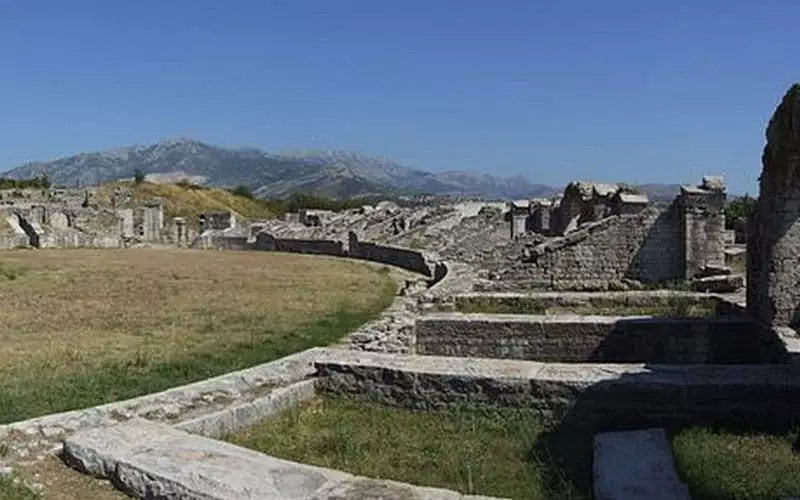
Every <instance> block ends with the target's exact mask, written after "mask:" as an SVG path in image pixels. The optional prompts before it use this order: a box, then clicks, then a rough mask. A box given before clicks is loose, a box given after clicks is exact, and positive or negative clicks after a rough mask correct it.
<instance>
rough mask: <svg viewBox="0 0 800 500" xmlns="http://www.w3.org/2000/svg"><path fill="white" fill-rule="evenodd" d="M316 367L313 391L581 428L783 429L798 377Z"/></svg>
mask: <svg viewBox="0 0 800 500" xmlns="http://www.w3.org/2000/svg"><path fill="white" fill-rule="evenodd" d="M323 356H324V354H323ZM316 369H317V375H318V376H319V377H320V378H319V382H318V384H317V390H318V391H320V392H323V393H334V394H346V395H358V396H364V397H366V398H367V399H370V400H372V401H375V402H378V403H381V404H390V405H395V406H402V407H406V408H412V409H420V410H426V409H431V408H446V407H458V406H461V405H470V406H471V405H486V406H511V407H528V408H537V409H539V410H541V411H542V413H543V414H544V415H550V416H551V417H552V418H553V419H555V420H558V421H560V422H562V423H568V424H575V425H579V426H584V427H598V428H606V429H612V428H625V427H645V426H651V425H652V426H656V427H661V426H671V425H684V424H693V425H724V424H731V425H749V426H753V427H756V428H763V427H767V426H769V427H772V426H786V425H791V424H792V422H795V421H796V419H797V415H798V414H800V372H799V371H798V370H797V367H795V366H793V365H738V366H731V365H728V366H720V365H713V366H708V365H683V366H675V365H642V364H627V365H622V364H607V365H597V364H594V365H592V364H563V363H549V364H547V363H538V362H532V361H515V360H490V359H477V358H450V357H441V356H415V355H393V356H390V355H385V354H377V353H363V352H361V353H356V352H352V353H351V352H342V353H339V354H337V356H336V359H331V360H325V359H324V358H323V357H320V358H318V360H317V363H316Z"/></svg>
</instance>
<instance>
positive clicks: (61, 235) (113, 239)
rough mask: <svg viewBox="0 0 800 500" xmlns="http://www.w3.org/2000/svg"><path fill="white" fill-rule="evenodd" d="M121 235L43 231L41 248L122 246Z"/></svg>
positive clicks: (40, 239) (40, 236)
mask: <svg viewBox="0 0 800 500" xmlns="http://www.w3.org/2000/svg"><path fill="white" fill-rule="evenodd" d="M123 246H124V245H123V240H122V238H120V237H119V236H103V235H94V234H86V233H79V232H73V231H64V232H52V233H42V234H40V235H39V248H122V247H123Z"/></svg>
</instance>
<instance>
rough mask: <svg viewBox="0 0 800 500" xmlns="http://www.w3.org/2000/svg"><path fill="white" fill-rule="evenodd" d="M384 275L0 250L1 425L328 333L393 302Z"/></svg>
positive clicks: (288, 259) (286, 264)
mask: <svg viewBox="0 0 800 500" xmlns="http://www.w3.org/2000/svg"><path fill="white" fill-rule="evenodd" d="M394 286H395V285H394V283H393V281H392V279H391V277H390V276H389V273H387V272H382V271H381V270H379V269H377V268H375V267H368V266H366V265H364V264H362V263H357V262H352V261H345V260H341V259H334V258H324V257H311V256H301V255H287V254H276V253H263V252H203V251H185V250H178V249H127V250H39V251H30V250H19V251H8V252H3V253H2V254H0V298H1V299H2V300H0V317H1V318H3V320H2V322H0V359H2V360H3V363H1V364H0V423H5V422H12V421H16V420H21V419H24V418H29V417H34V416H39V415H44V414H48V413H53V412H59V411H65V410H70V409H75V408H82V407H87V406H93V405H97V404H102V403H106V402H110V401H115V400H121V399H124V398H129V397H133V396H137V395H141V394H146V393H150V392H155V391H159V390H163V389H166V388H168V387H172V386H175V385H179V384H184V383H188V382H192V381H196V380H201V379H204V378H207V377H211V376H215V375H219V374H222V373H225V372H228V371H232V370H236V369H241V368H245V367H248V366H253V365H256V364H258V363H262V362H266V361H271V360H274V359H277V358H280V357H282V356H285V355H287V354H290V353H292V352H297V351H300V350H303V349H306V348H309V347H313V346H318V345H325V344H329V343H331V342H333V341H335V340H337V339H339V338H340V337H342V336H343V335H345V334H346V333H347V332H349V331H352V330H353V329H355V328H357V327H358V325H360V324H362V323H364V322H365V321H367V320H369V319H370V318H372V317H374V316H375V315H376V314H378V313H379V312H380V311H381V310H382V309H384V308H385V307H387V306H388V305H389V304H390V303H391V300H392V298H393V295H394Z"/></svg>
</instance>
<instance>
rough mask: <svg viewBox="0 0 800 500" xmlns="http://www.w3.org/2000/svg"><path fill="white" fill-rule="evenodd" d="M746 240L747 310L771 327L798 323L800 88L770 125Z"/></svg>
mask: <svg viewBox="0 0 800 500" xmlns="http://www.w3.org/2000/svg"><path fill="white" fill-rule="evenodd" d="M766 138H767V144H766V146H765V147H764V153H763V156H762V163H763V169H762V172H761V177H760V178H759V196H758V201H757V202H756V206H755V210H754V213H753V215H752V216H751V218H750V222H749V228H748V241H747V307H748V310H749V311H750V313H751V314H752V315H753V317H755V318H756V319H758V320H759V321H760V322H762V323H764V324H766V325H770V326H787V325H789V326H799V325H800V84H795V85H793V86H792V87H791V88H790V89H789V91H788V92H786V95H784V97H783V100H782V101H781V103H780V104H779V105H778V107H777V109H776V110H775V113H774V114H773V115H772V118H771V119H770V121H769V124H768V125H767V131H766Z"/></svg>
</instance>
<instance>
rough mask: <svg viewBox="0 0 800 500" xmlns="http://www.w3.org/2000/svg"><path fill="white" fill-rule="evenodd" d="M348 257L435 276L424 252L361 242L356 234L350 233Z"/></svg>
mask: <svg viewBox="0 0 800 500" xmlns="http://www.w3.org/2000/svg"><path fill="white" fill-rule="evenodd" d="M348 255H349V256H350V257H354V258H357V259H364V260H371V261H374V262H381V263H383V264H389V265H392V266H396V267H400V268H403V269H407V270H409V271H413V272H416V273H420V274H423V275H425V276H428V277H433V275H434V272H433V270H431V266H430V265H429V264H428V261H427V259H426V258H425V256H424V255H423V254H422V252H418V251H416V250H409V249H406V248H397V247H390V246H386V245H378V244H377V243H368V242H360V241H358V238H357V237H356V236H355V233H350V240H349V248H348Z"/></svg>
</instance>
